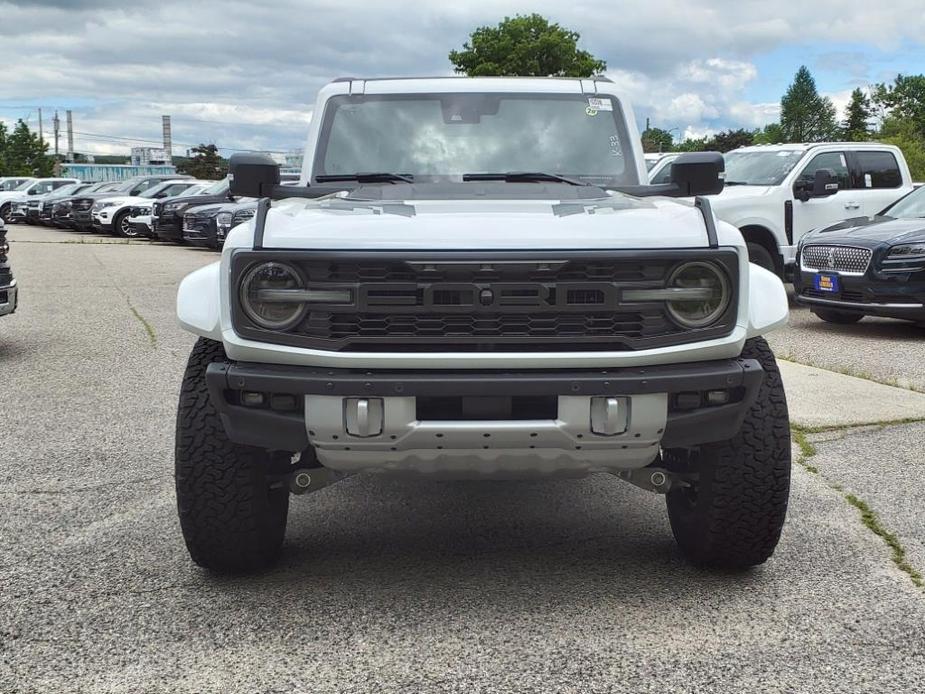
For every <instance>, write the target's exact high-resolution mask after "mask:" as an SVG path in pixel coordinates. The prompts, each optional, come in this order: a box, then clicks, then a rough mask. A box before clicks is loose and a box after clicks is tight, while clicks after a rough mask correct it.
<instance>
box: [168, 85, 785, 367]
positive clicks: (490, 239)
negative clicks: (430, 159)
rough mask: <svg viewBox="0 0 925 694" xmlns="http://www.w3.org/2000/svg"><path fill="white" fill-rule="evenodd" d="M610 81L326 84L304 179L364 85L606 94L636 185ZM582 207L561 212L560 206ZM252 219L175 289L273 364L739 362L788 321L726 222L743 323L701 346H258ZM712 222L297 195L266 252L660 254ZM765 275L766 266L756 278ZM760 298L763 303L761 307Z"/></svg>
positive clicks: (230, 338)
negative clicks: (329, 107)
mask: <svg viewBox="0 0 925 694" xmlns="http://www.w3.org/2000/svg"><path fill="white" fill-rule="evenodd" d="M612 88H613V85H612V84H609V83H602V82H594V81H590V80H552V79H548V80H547V79H539V80H537V79H496V78H479V79H416V80H368V81H363V80H353V81H340V82H334V83H332V84H329V85H327V86H326V87H324V88H323V89H322V90H321V92H320V93H319V96H318V100H317V103H316V106H315V114H316V117H314V118H313V119H312V123H311V126H310V128H309V136H308V141H307V145H306V148H305V158H304V163H303V168H302V183H303V184H305V183H306V182H308V181H309V180H310V179H311V176H312V162H313V159H314V154H315V141H316V138H317V137H318V130H319V127H320V124H321V122H322V121H323V117H322V116H323V113H324V108H325V104H326V101H327V100H328V99H329V98H331V97H332V96H334V95H339V94H348V93H354V94H356V93H358V92H363V93H366V94H373V93H432V92H441V91H444V92H459V91H472V92H486V91H488V92H490V91H497V92H515V91H523V92H538V91H557V92H577V93H589V94H594V93H606V94H609V95H611V96H613V97H614V98H616V99H618V100H619V101H620V103H621V104H622V107H623V110H624V113H625V115H626V118H627V121H628V122H627V127H628V129H629V134H630V138H631V141H632V143H633V144H632V149H631V150H630V151H628V152H627V153H626V154H627V158H628V159H629V157H630V156H631V157H632V161H633V165H631V166H632V169H631V170H633V171H635V173H636V176H637V182H640V183H641V182H644V181H646V180H647V178H646V172H645V164H644V158H643V153H642V147H641V143H640V141H639V137H638V131H637V130H636V127H635V121H634V119H633V117H632V111H631V109H630V106H629V104H628V103H626V101H625V100H623V99H622V98H621V97H620V95H619V94H617V93H615V92H611V91H610V90H611V89H612ZM389 204H406V205H411V206H413V208H414V214H413V215H410V216H407V215H400V214H392V213H389V211H388V209H386V208H387V207H388V205H389ZM559 204H565V205H567V206H573V205H574V207H575V208H576V209H575V210H572V211H573V212H576V211H577V213H573V214H567V215H563V214H557V213H556V205H559ZM253 229H254V223H253V222H248V223H245V224H242V225H239V226H238V227H236V228H235V229H233V230H232V232H231V233H230V234H229V236H228V239H227V240H226V243H225V245H224V249H223V252H222V259H221V261H220V262H219V263H216V264H213V265H210V266H208V267H205V268H202V269H200V270H198V271H196V272H194V273H192V274H191V275H189V276H188V277H187V278H186V279H185V280H184V281H183V283H182V284H181V286H180V291H179V294H178V297H177V314H178V318H179V321H180V323H181V325H182V326H183V327H184V328H186V329H187V330H189V331H191V332H193V333H196V334H198V335H202V336H204V337H208V338H210V339H213V340H221V341H222V342H223V343H224V346H225V350H226V352H227V354H228V356H229V358H231V359H233V360H238V361H247V362H255V363H268V364H288V365H310V366H330V367H346V368H398V369H400V368H415V369H447V368H459V369H478V368H504V367H509V366H513V365H516V366H517V367H518V368H547V369H551V368H582V367H598V366H600V367H618V366H641V365H650V364H652V365H654V364H671V363H680V362H696V361H706V360H711V359H722V358H732V357H736V356H738V355H739V354H740V352H741V350H742V346H743V345H744V342H745V340H746V338H748V337H752V336H755V335H759V334H761V333H763V332H767V331H768V330H771V329H773V328H775V327H777V326H779V325H780V324H781V323H782V322H783V321H785V320H786V315H787V299H786V295H785V293H784V289H783V286H782V285H781V283H780V280H778V279H777V278H775V277H774V276H773V275H769V274H768V273H765V272H763V271H760V269H759V268H757V267H755V266H750V265H749V263H748V260H747V254H746V249H745V244H744V241H743V239H742V235H741V234H740V233H739V232H738V231H737V230H736V229H735V227H733V226H731V225H729V224H725V223H722V222H717V224H716V230H717V238H718V244H719V246H720V247H723V248H733V249H735V250H736V252H737V253H738V255H739V269H740V277H741V278H742V282H741V286H740V288H739V306H738V320H737V325H736V327H735V329H734V330H733V331H732V332H731V334H729V335H727V336H726V337H723V338H719V339H712V340H708V341H704V342H700V343H694V344H685V345H676V346H671V347H663V348H658V349H649V350H640V351H620V352H606V351H605V352H596V351H587V350H583V351H567V350H563V351H556V352H543V353H537V352H525V353H518V352H484V353H478V352H459V353H453V352H450V353H447V352H426V351H415V352H413V353H401V352H384V353H376V352H333V351H322V350H313V349H306V348H299V347H291V346H285V345H278V344H269V343H262V342H256V341H253V340H248V339H244V338H242V337H240V336H239V335H238V334H236V333H235V331H234V328H233V326H232V320H231V309H230V306H231V301H230V292H231V291H232V288H231V287H230V286H229V277H230V259H231V256H232V254H233V253H235V251H237V250H239V249H249V248H251V247H252V246H253ZM707 245H708V238H707V234H706V226H705V224H704V219H703V216H702V214H701V212H700V211H699V210H698V209H697V208H695V207H694V206H693V205H692V204H690V203H689V202H685V201H678V200H670V199H667V198H633V197H629V196H624V195H620V194H615V195H614V196H612V197H611V198H609V199H605V200H601V201H560V200H444V201H430V200H427V201H422V200H411V201H407V202H406V203H401V202H398V203H387V204H382V205H376V204H370V205H368V206H366V207H365V208H363V207H360V208H356V209H353V210H350V211H345V210H344V209H337V202H336V200H335V201H333V202H332V200H331V199H321V200H305V199H299V198H292V199H289V200H284V201H280V202H276V203H274V205H273V207H272V209H271V210H270V212H269V214H268V216H267V220H266V227H265V235H264V239H263V246H264V248H268V249H284V248H292V249H307V250H312V249H317V250H402V249H404V250H433V251H448V250H475V251H479V250H556V249H561V250H587V249H602V250H604V249H620V250H651V249H668V248H705V247H707ZM756 273H757V274H756ZM752 304H756V305H755V306H752Z"/></svg>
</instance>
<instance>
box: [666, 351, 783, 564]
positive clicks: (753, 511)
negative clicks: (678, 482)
mask: <svg viewBox="0 0 925 694" xmlns="http://www.w3.org/2000/svg"><path fill="white" fill-rule="evenodd" d="M742 358H743V359H757V360H758V361H759V362H760V363H761V366H762V368H763V369H764V372H765V378H764V383H762V385H761V388H760V389H759V392H758V397H757V399H756V400H755V402H754V404H753V405H752V406H751V408H750V409H749V411H748V413H747V414H746V416H745V421H744V422H743V423H742V428H741V429H740V430H739V432H738V434H736V435H735V436H734V437H733V438H731V439H729V440H727V441H720V442H717V443H710V444H706V445H704V446H700V448H699V450H696V451H692V450H686V449H669V450H666V451H664V452H663V456H664V460H665V464H666V465H667V466H668V467H669V468H671V469H674V470H678V471H684V472H688V473H694V474H697V475H699V478H697V481H696V482H695V483H694V484H693V485H692V486H691V487H682V488H680V489H676V490H674V491H671V492H669V493H668V494H667V495H666V501H667V504H668V518H669V520H670V522H671V530H672V532H673V533H674V536H675V539H676V540H677V542H678V545H679V546H680V548H681V552H682V553H683V554H684V555H685V556H686V557H687V558H688V559H689V560H690V561H692V562H693V563H695V564H698V565H701V566H705V567H709V568H721V569H738V570H741V569H746V568H748V567H751V566H755V565H756V564H761V563H763V562H764V561H765V560H766V559H767V558H768V557H770V556H771V555H772V554H773V553H774V548H775V547H776V546H777V542H778V540H779V539H780V532H781V528H782V527H783V524H784V518H785V516H786V515H787V499H788V496H789V493H790V420H789V416H788V414H787V399H786V397H785V395H784V387H783V384H782V382H781V378H780V371H778V368H777V362H776V361H775V359H774V354H773V353H772V352H771V349H770V347H768V344H767V342H765V341H764V339H762V338H755V339H752V340H748V341H747V342H746V343H745V349H744V350H743V351H742Z"/></svg>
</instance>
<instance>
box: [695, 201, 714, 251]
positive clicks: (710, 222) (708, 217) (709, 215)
mask: <svg viewBox="0 0 925 694" xmlns="http://www.w3.org/2000/svg"><path fill="white" fill-rule="evenodd" d="M694 207H696V208H697V209H698V210H700V214H702V215H703V224H704V226H705V227H706V228H707V242H708V243H709V245H710V248H719V238H718V237H717V235H716V221H715V220H714V218H713V206H712V205H711V204H710V199H709V198H705V197H702V196H700V195H698V196H697V197H696V198H694Z"/></svg>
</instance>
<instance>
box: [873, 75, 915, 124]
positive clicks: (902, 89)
mask: <svg viewBox="0 0 925 694" xmlns="http://www.w3.org/2000/svg"><path fill="white" fill-rule="evenodd" d="M873 100H874V103H875V104H877V105H878V106H880V107H881V108H883V109H884V110H885V111H886V112H887V114H888V116H890V117H892V118H896V119H900V120H904V121H908V122H909V123H911V124H912V125H913V126H914V129H915V131H916V132H917V134H918V136H919V137H921V138H923V139H925V75H910V76H904V75H896V79H895V80H894V81H893V84H889V85H888V84H878V85H877V87H876V88H875V89H874V93H873Z"/></svg>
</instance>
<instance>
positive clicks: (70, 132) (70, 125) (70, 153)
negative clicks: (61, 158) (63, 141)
mask: <svg viewBox="0 0 925 694" xmlns="http://www.w3.org/2000/svg"><path fill="white" fill-rule="evenodd" d="M65 115H66V116H67V160H68V161H74V121H73V119H72V118H71V112H70V111H65Z"/></svg>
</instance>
